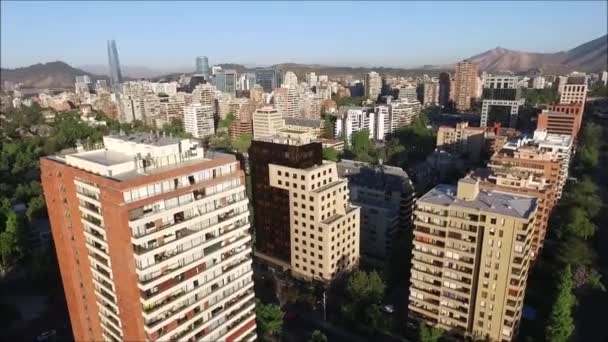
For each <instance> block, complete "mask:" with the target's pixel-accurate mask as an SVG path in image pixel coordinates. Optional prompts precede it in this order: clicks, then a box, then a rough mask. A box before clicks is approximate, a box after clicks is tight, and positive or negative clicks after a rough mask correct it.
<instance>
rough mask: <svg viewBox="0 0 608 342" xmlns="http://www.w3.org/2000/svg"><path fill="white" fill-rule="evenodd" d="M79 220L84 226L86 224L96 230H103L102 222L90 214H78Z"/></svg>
mask: <svg viewBox="0 0 608 342" xmlns="http://www.w3.org/2000/svg"><path fill="white" fill-rule="evenodd" d="M80 218H81V220H82V223H83V224H85V225H86V224H87V223H90V224H92V225H93V226H95V227H96V228H99V229H104V225H103V222H102V221H101V219H99V218H97V217H95V216H93V215H91V213H84V212H81V213H80Z"/></svg>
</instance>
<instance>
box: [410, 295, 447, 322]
mask: <svg viewBox="0 0 608 342" xmlns="http://www.w3.org/2000/svg"><path fill="white" fill-rule="evenodd" d="M408 309H409V310H411V311H414V312H417V313H419V314H422V315H425V316H429V317H433V318H435V319H437V317H438V316H439V309H438V308H437V307H432V306H427V305H424V304H422V303H420V302H417V301H416V299H415V298H414V299H413V300H412V298H411V297H410V304H409V305H408Z"/></svg>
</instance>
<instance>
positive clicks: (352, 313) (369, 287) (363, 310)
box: [342, 271, 386, 333]
mask: <svg viewBox="0 0 608 342" xmlns="http://www.w3.org/2000/svg"><path fill="white" fill-rule="evenodd" d="M385 288H386V286H385V284H384V281H383V280H382V278H381V277H380V275H379V274H378V273H377V272H375V271H372V272H369V273H368V272H364V271H355V272H354V273H353V274H351V275H350V277H349V278H348V281H347V283H346V296H347V301H346V302H345V303H344V304H343V305H342V313H343V315H344V317H345V318H346V319H347V320H348V321H350V322H351V324H353V325H355V326H356V327H357V328H360V329H363V330H364V331H366V332H368V333H373V332H375V331H377V330H378V329H380V328H381V327H382V326H383V323H384V322H383V321H382V311H381V306H380V305H381V303H382V299H383V297H384V290H385Z"/></svg>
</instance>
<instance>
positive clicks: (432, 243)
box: [414, 231, 445, 249]
mask: <svg viewBox="0 0 608 342" xmlns="http://www.w3.org/2000/svg"><path fill="white" fill-rule="evenodd" d="M415 233H416V231H414V235H416V234H415ZM435 239H437V237H435ZM414 243H415V244H416V245H419V246H420V245H426V246H429V247H435V248H440V249H441V248H444V247H445V243H444V242H443V241H436V240H435V241H433V240H431V239H429V238H424V237H419V236H416V237H415V239H414Z"/></svg>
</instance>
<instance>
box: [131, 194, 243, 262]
mask: <svg viewBox="0 0 608 342" xmlns="http://www.w3.org/2000/svg"><path fill="white" fill-rule="evenodd" d="M247 203H248V200H247V199H246V198H244V199H242V200H240V201H236V202H231V203H227V204H226V205H222V206H221V207H218V208H215V209H213V210H208V211H204V212H198V213H197V214H194V215H191V216H185V214H184V213H185V212H186V208H184V209H183V210H180V211H178V212H175V213H174V214H173V220H172V221H171V222H169V223H166V224H163V225H160V226H155V225H152V227H151V228H150V229H146V231H145V233H142V234H138V233H136V232H134V233H133V234H134V235H133V237H132V238H131V242H132V243H133V244H134V245H140V244H144V243H148V242H150V241H154V240H155V239H158V238H160V237H162V236H166V235H172V234H175V233H177V232H178V231H181V232H182V233H186V235H185V236H187V235H190V234H194V233H196V232H198V231H200V230H202V229H205V228H207V227H210V226H214V225H217V224H218V223H221V222H224V221H227V220H229V219H231V218H233V217H234V216H237V215H239V214H242V213H243V212H247V210H248V209H247ZM215 217H217V222H212V223H210V224H209V225H207V226H205V225H203V223H202V222H200V221H203V220H206V219H212V218H215ZM184 229H188V230H193V232H188V231H185V230H184ZM181 237H182V236H180V238H181ZM153 248H156V246H154V247H152V249H153ZM145 252H147V251H146V250H144V251H142V253H145Z"/></svg>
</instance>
